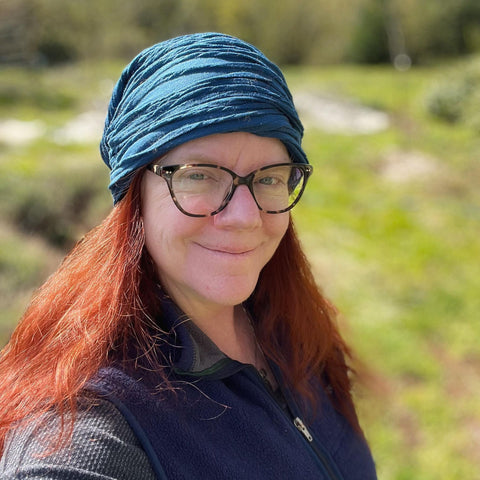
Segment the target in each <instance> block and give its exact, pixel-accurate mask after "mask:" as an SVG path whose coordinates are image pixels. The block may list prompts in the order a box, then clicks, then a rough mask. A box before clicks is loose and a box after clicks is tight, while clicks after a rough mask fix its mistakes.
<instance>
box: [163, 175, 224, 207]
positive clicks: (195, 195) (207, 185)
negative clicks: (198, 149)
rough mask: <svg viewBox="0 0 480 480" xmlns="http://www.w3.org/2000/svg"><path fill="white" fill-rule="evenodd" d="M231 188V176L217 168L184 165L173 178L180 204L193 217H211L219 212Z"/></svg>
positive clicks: (174, 190)
mask: <svg viewBox="0 0 480 480" xmlns="http://www.w3.org/2000/svg"><path fill="white" fill-rule="evenodd" d="M231 187H232V177H231V175H230V174H229V173H228V172H226V171H224V170H221V169H220V168H217V167H215V166H191V165H184V166H183V167H181V168H179V169H178V170H177V171H176V172H175V173H174V175H173V177H172V189H173V192H174V195H175V198H176V200H177V202H178V204H179V205H180V207H181V208H182V209H183V210H184V211H185V212H187V213H190V214H192V215H210V214H211V213H213V212H215V211H216V210H218V209H219V208H220V207H221V205H222V203H223V201H224V199H225V197H226V196H227V195H228V193H229V192H230V189H231Z"/></svg>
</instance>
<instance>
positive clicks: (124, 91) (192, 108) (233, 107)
mask: <svg viewBox="0 0 480 480" xmlns="http://www.w3.org/2000/svg"><path fill="white" fill-rule="evenodd" d="M229 132H250V133H253V134H256V135H260V136H263V137H272V138H278V139H279V140H281V141H282V142H283V143H284V145H285V146H286V148H287V150H288V152H289V154H290V155H291V157H292V159H293V161H294V162H298V163H308V160H307V157H306V155H305V153H304V151H303V150H302V147H301V141H302V136H303V126H302V124H301V122H300V120H299V118H298V115H297V112H296V110H295V106H294V104H293V100H292V96H291V94H290V91H289V90H288V87H287V84H286V82H285V78H284V77H283V75H282V73H281V71H280V69H279V68H278V67H277V66H276V65H275V64H273V63H272V62H270V60H268V59H267V58H266V57H265V55H263V53H262V52H260V51H259V50H258V49H256V48H255V47H253V46H252V45H250V44H248V43H246V42H244V41H242V40H239V39H237V38H234V37H231V36H228V35H224V34H220V33H200V34H193V35H185V36H181V37H177V38H173V39H171V40H167V41H165V42H162V43H159V44H157V45H154V46H152V47H150V48H147V49H146V50H144V51H143V52H141V53H140V54H139V55H138V56H137V57H136V58H134V59H133V61H132V62H131V63H130V64H129V65H128V66H127V67H126V68H125V70H124V71H123V73H122V75H121V77H120V79H119V81H118V83H117V85H116V86H115V89H114V91H113V94H112V99H111V101H110V105H109V109H108V114H107V119H106V121H105V130H104V133H103V138H102V141H101V144H100V151H101V154H102V158H103V160H104V162H105V163H106V164H107V166H108V167H109V168H110V170H111V173H110V180H111V181H110V186H109V188H110V190H111V192H112V195H113V199H114V203H117V202H118V201H119V200H120V199H121V198H122V197H123V196H124V194H125V193H126V190H127V189H128V186H129V184H130V182H131V180H132V176H133V174H134V173H135V171H136V170H137V169H138V168H139V167H142V166H144V165H148V164H149V163H151V162H152V161H153V160H155V159H158V158H159V157H161V156H162V155H164V154H165V153H167V152H168V151H169V150H171V149H172V148H175V147H177V146H179V145H181V144H183V143H185V142H188V141H189V140H194V139H196V138H200V137H204V136H207V135H211V134H215V133H229Z"/></svg>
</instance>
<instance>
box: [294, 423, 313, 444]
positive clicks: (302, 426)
mask: <svg viewBox="0 0 480 480" xmlns="http://www.w3.org/2000/svg"><path fill="white" fill-rule="evenodd" d="M293 424H294V425H295V426H296V427H297V429H298V430H300V432H302V434H303V436H304V437H305V438H306V439H307V440H308V441H309V442H313V437H312V435H311V434H310V432H309V431H308V429H307V427H306V426H305V424H304V423H303V422H302V420H301V418H299V417H296V418H295V419H294V420H293Z"/></svg>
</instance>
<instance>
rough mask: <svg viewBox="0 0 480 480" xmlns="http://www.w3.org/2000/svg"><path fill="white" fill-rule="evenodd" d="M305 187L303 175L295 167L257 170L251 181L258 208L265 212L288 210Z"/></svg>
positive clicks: (299, 169) (284, 166) (299, 168)
mask: <svg viewBox="0 0 480 480" xmlns="http://www.w3.org/2000/svg"><path fill="white" fill-rule="evenodd" d="M304 187H305V175H304V171H303V169H302V168H301V167H298V166H295V165H279V166H275V165H272V166H270V167H267V168H264V169H262V170H259V171H258V172H257V173H256V174H255V177H254V179H253V191H254V193H255V198H256V200H257V202H258V205H259V206H260V208H261V209H262V210H264V211H266V212H281V211H284V210H288V209H289V208H290V207H291V206H292V205H294V204H295V203H296V202H297V200H298V199H299V197H300V195H301V194H302V192H303V189H304Z"/></svg>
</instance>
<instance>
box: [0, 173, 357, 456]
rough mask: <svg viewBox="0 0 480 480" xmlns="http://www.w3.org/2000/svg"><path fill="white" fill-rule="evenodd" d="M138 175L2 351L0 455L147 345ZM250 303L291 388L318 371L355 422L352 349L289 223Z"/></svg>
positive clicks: (149, 302) (306, 392)
mask: <svg viewBox="0 0 480 480" xmlns="http://www.w3.org/2000/svg"><path fill="white" fill-rule="evenodd" d="M142 176H143V171H140V172H138V173H137V175H136V176H135V178H134V179H133V181H132V185H131V187H130V189H129V191H128V192H127V194H126V196H125V198H124V199H123V200H122V201H121V202H119V203H118V204H117V206H115V207H114V208H113V210H112V212H111V213H110V214H109V216H108V217H107V218H106V219H105V220H104V222H103V223H102V224H101V225H99V226H98V227H97V228H95V229H93V230H92V231H91V232H90V233H89V234H87V235H86V236H85V238H84V239H82V240H81V241H80V242H79V243H78V245H77V246H76V247H75V248H74V249H73V250H72V252H71V253H70V254H69V255H68V256H67V257H66V259H65V260H64V262H63V263H62V265H61V266H60V268H59V269H58V270H57V272H55V273H54V274H53V275H52V276H51V277H50V278H49V279H48V280H47V281H46V282H45V284H44V285H43V286H42V287H41V288H40V289H39V290H38V292H37V293H36V295H35V296H34V297H33V299H32V302H31V304H30V305H29V307H28V309H27V310H26V312H25V314H24V316H23V318H22V321H21V322H20V324H19V325H18V327H17V328H16V330H15V332H14V333H13V335H12V337H11V339H10V341H9V343H8V344H7V346H6V347H5V348H4V350H3V351H2V353H1V356H0V378H1V379H2V388H1V390H0V405H2V408H1V409H0V453H1V451H2V449H3V443H4V440H5V436H6V434H7V433H8V431H9V430H10V429H11V428H12V426H13V425H14V424H17V422H19V421H21V420H24V419H25V418H27V417H28V418H29V419H30V418H36V417H37V416H39V415H42V414H44V413H46V412H47V411H50V410H52V409H56V410H57V412H58V413H59V414H60V416H61V417H62V418H63V414H64V413H66V412H68V413H71V414H72V415H71V417H70V418H72V419H73V418H74V417H75V412H76V401H77V398H78V395H79V394H80V392H81V391H82V389H83V388H84V387H85V385H86V383H87V382H88V381H89V380H90V379H91V378H92V377H93V376H94V375H95V373H96V372H97V371H98V370H99V368H101V367H102V366H104V365H106V364H108V363H109V361H110V359H111V356H112V355H113V354H115V355H118V353H119V352H120V353H122V352H123V354H124V355H126V350H127V348H128V345H129V344H130V343H131V342H132V341H135V342H137V344H139V346H140V348H142V349H143V350H144V351H145V352H147V351H148V345H149V335H148V331H149V328H148V325H149V322H150V321H151V319H152V318H153V317H154V316H155V315H158V302H157V301H156V296H155V292H156V275H155V273H154V267H153V263H152V261H151V259H150V256H149V255H148V253H147V252H146V250H145V247H144V243H145V238H144V232H143V226H142V219H141V212H140V205H141V199H140V190H141V187H140V185H141V179H142ZM252 308H253V313H254V316H255V318H258V319H260V320H259V324H258V325H257V330H258V331H257V334H258V336H259V341H260V343H261V345H262V348H263V349H264V351H265V353H266V355H267V356H269V357H270V358H272V359H273V360H274V361H275V362H277V364H278V365H279V366H280V368H281V369H282V371H283V373H284V375H285V378H286V379H287V381H288V382H289V383H290V384H291V385H292V386H293V388H295V389H296V390H297V391H298V392H299V393H300V394H302V395H303V396H304V397H306V398H311V397H312V396H313V393H312V387H311V383H310V380H311V379H312V377H317V378H320V377H321V378H322V380H323V381H324V382H325V383H327V384H328V385H330V386H331V388H332V389H333V393H334V396H335V400H336V402H335V403H336V404H337V408H338V409H339V410H340V411H341V412H342V413H343V414H344V415H345V416H346V417H347V418H348V419H349V421H350V422H351V424H352V425H353V426H354V428H355V429H357V430H359V426H358V421H357V418H356V416H355V413H354V408H353V403H352V399H351V395H350V380H349V376H348V367H347V366H346V363H345V357H346V356H348V355H349V351H348V348H347V347H346V345H345V344H344V342H343V341H342V339H341V337H340V335H339V333H338V330H337V328H336V326H335V323H334V318H335V310H334V309H333V308H332V306H331V305H330V304H329V303H328V302H326V301H325V299H324V298H323V297H322V295H321V294H320V292H319V290H318V288H317V286H316V284H315V281H314V278H313V275H312V273H311V270H310V267H309V264H308V262H307V260H306V258H305V256H304V254H303V253H302V249H301V247H300V244H299V242H298V239H297V236H296V234H295V231H294V228H293V224H292V223H290V225H289V228H288V231H287V233H286V235H285V237H284V238H283V240H282V242H281V244H280V246H279V248H278V249H277V252H276V253H275V255H274V256H273V258H272V259H271V260H270V262H269V263H268V264H267V265H266V266H265V268H264V269H263V271H262V273H261V276H260V278H259V282H258V285H257V288H256V290H255V292H254V294H253V296H252ZM46 385H48V388H46ZM72 425H73V420H72Z"/></svg>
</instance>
